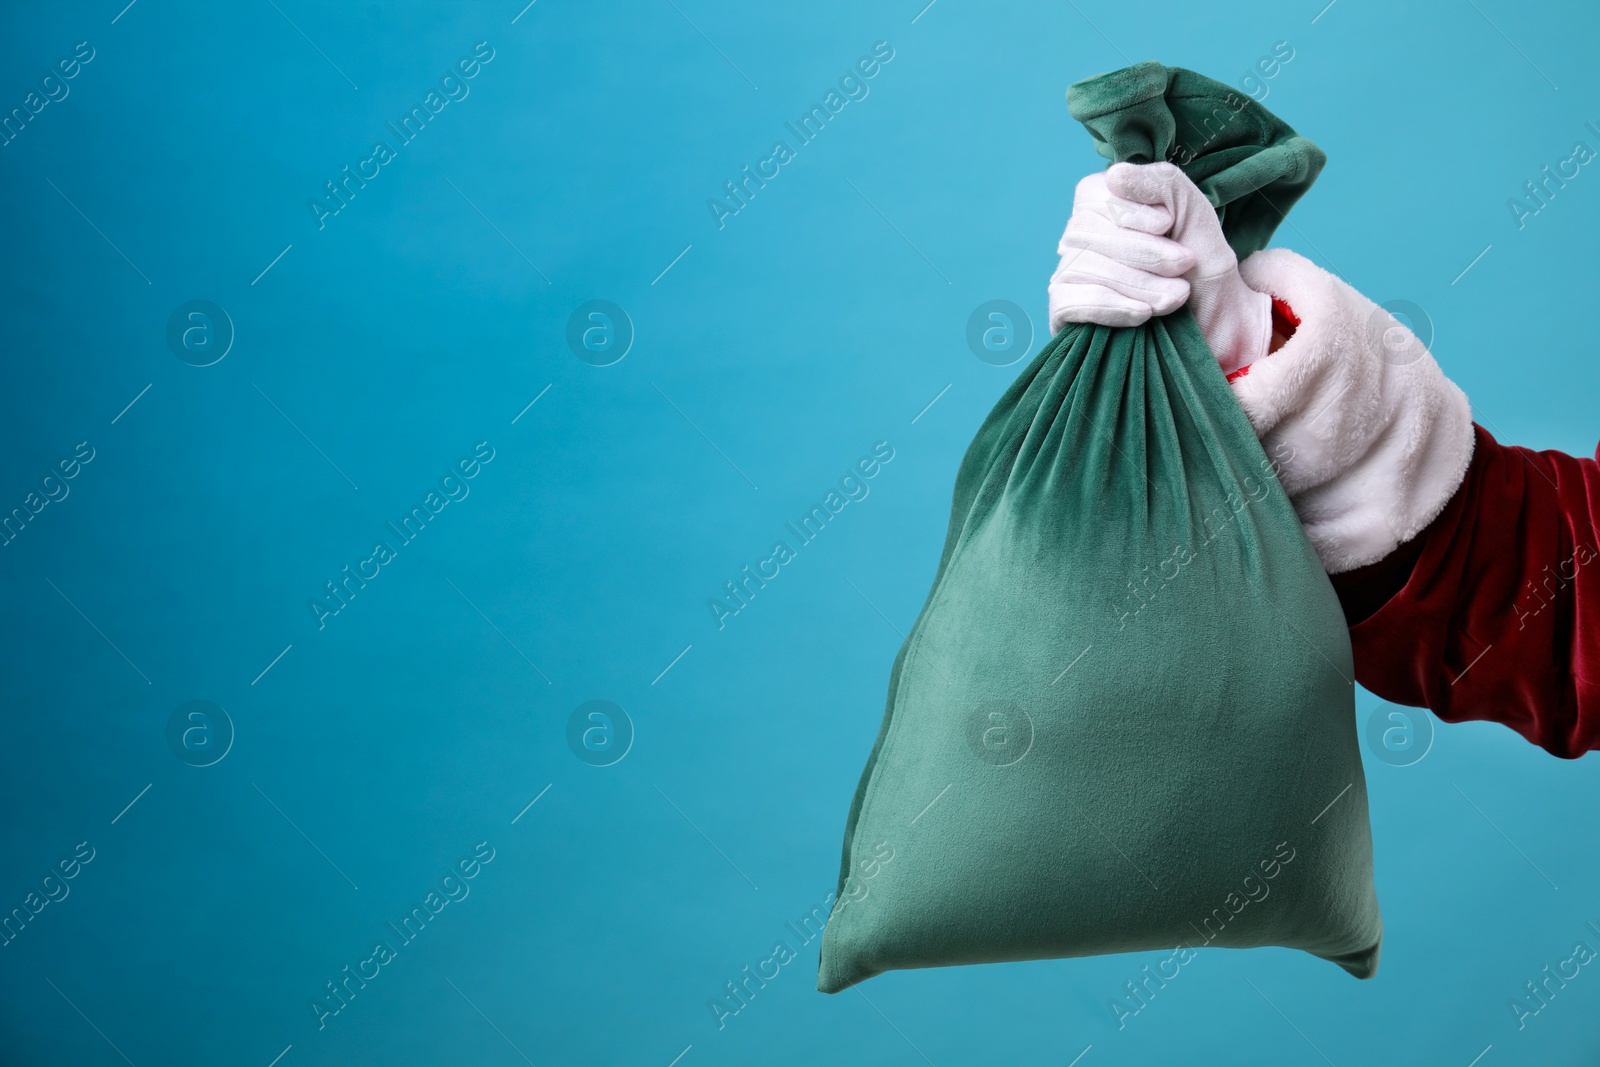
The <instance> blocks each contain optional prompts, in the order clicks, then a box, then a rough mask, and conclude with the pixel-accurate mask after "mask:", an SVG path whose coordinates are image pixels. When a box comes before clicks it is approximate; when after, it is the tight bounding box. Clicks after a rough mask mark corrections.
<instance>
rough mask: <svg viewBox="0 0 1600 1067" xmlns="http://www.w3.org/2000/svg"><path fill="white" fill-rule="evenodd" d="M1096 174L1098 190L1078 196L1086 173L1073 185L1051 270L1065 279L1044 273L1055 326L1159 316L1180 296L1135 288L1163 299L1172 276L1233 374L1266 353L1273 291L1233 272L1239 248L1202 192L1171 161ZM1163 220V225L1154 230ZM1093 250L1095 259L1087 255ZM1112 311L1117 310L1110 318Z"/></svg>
mask: <svg viewBox="0 0 1600 1067" xmlns="http://www.w3.org/2000/svg"><path fill="white" fill-rule="evenodd" d="M1091 177H1097V176H1091ZM1098 177H1101V178H1102V184H1101V186H1100V188H1103V190H1104V193H1103V195H1091V196H1088V197H1086V196H1085V195H1084V194H1085V186H1086V185H1087V184H1088V183H1089V180H1090V179H1087V178H1086V179H1084V181H1083V182H1080V183H1079V184H1078V196H1077V197H1076V198H1075V199H1074V202H1073V213H1072V219H1071V220H1070V221H1069V222H1068V223H1067V232H1066V233H1065V234H1063V235H1062V238H1061V251H1062V255H1063V259H1062V264H1061V266H1060V267H1058V268H1057V270H1056V278H1057V279H1063V283H1062V284H1060V285H1058V283H1057V281H1056V280H1054V279H1053V280H1052V281H1051V292H1050V321H1051V326H1052V330H1054V329H1055V328H1056V327H1057V324H1058V322H1098V323H1101V324H1102V325H1106V326H1137V325H1138V324H1139V323H1141V322H1143V321H1145V319H1147V318H1149V317H1150V314H1156V315H1164V314H1166V313H1167V312H1169V311H1171V310H1173V308H1174V307H1176V306H1178V304H1181V303H1182V300H1181V299H1180V300H1179V301H1178V303H1177V304H1170V299H1168V300H1152V299H1146V298H1145V297H1143V296H1142V295H1141V294H1143V293H1151V294H1159V295H1160V296H1162V297H1168V298H1170V296H1171V294H1172V293H1173V292H1175V291H1176V290H1174V289H1173V288H1172V286H1173V282H1174V281H1182V282H1183V283H1184V284H1185V285H1186V287H1187V290H1188V292H1187V297H1188V302H1189V307H1190V310H1191V311H1193V312H1194V317H1195V321H1196V322H1197V323H1198V324H1199V326H1200V332H1201V334H1202V335H1204V337H1205V339H1206V343H1207V344H1208V345H1210V346H1211V351H1212V353H1213V354H1215V355H1216V357H1217V362H1218V363H1219V364H1220V365H1221V366H1222V369H1223V371H1225V372H1230V373H1231V372H1232V371H1235V370H1238V369H1239V368H1241V367H1246V366H1249V365H1250V364H1251V363H1253V362H1255V361H1256V360H1258V359H1260V358H1261V357H1262V356H1264V355H1266V354H1267V351H1268V348H1269V346H1270V345H1271V343H1272V298H1271V297H1269V296H1268V295H1267V294H1265V293H1258V292H1256V291H1255V290H1254V289H1251V288H1250V287H1249V286H1248V285H1246V284H1245V283H1244V279H1243V278H1241V277H1240V276H1239V260H1238V257H1237V256H1235V255H1234V253H1233V249H1232V248H1230V247H1229V246H1228V241H1227V238H1226V237H1224V236H1223V234H1222V224H1221V222H1220V221H1219V220H1218V219H1217V213H1216V209H1214V208H1213V207H1212V206H1211V204H1210V202H1209V201H1207V200H1206V197H1205V194H1204V193H1202V192H1201V191H1200V189H1199V188H1198V187H1197V186H1196V185H1195V184H1194V183H1193V182H1191V181H1190V180H1189V179H1188V178H1187V177H1186V176H1185V175H1184V173H1183V171H1181V170H1179V169H1178V168H1177V167H1175V166H1173V165H1172V164H1171V163H1148V164H1143V165H1136V164H1132V163H1116V164H1113V165H1112V166H1111V167H1110V168H1109V169H1107V170H1106V171H1105V173H1104V175H1103V176H1098ZM1094 189H1095V187H1094V186H1090V190H1091V192H1092V191H1093V190H1094ZM1141 209H1142V210H1141ZM1151 212H1154V213H1153V214H1152V213H1151ZM1080 215H1083V216H1084V217H1083V218H1082V219H1081V220H1080V217H1079V216H1080ZM1162 221H1167V223H1168V226H1167V228H1166V229H1156V228H1155V227H1156V226H1158V225H1159V224H1160V223H1161V222H1162ZM1156 234H1170V238H1164V237H1157V236H1154V235H1156ZM1152 242H1160V243H1159V244H1153V243H1152ZM1173 244H1177V245H1180V246H1181V247H1182V248H1183V249H1184V251H1185V252H1186V253H1187V255H1186V257H1185V258H1183V259H1181V260H1180V259H1178V258H1176V257H1174V255H1173V253H1172V251H1171V248H1170V246H1171V245H1173ZM1091 253H1093V254H1094V255H1095V257H1096V258H1093V259H1087V260H1086V259H1084V257H1087V256H1089V255H1090V254H1091ZM1105 261H1110V262H1105ZM1180 262H1181V263H1182V264H1183V265H1182V267H1181V268H1180V270H1179V271H1177V272H1176V273H1181V275H1182V277H1181V279H1175V278H1174V277H1173V276H1172V275H1173V274H1174V273H1175V272H1174V271H1173V270H1172V269H1171V268H1172V267H1173V266H1174V265H1175V264H1177V263H1180ZM1086 271H1087V272H1093V273H1095V274H1097V275H1098V276H1099V278H1098V281H1099V284H1098V286H1095V287H1093V288H1094V289H1097V290H1100V291H1099V292H1094V293H1092V294H1091V292H1090V291H1089V287H1088V286H1086V285H1085V281H1086V279H1085V278H1083V277H1082V275H1083V274H1084V273H1085V272H1086ZM1141 302H1143V304H1144V306H1146V307H1148V308H1149V309H1150V311H1149V312H1148V313H1146V314H1145V315H1143V316H1142V317H1140V316H1138V315H1137V314H1136V305H1138V304H1139V303H1141ZM1058 308H1059V316H1060V317H1059V319H1058V317H1057V316H1058ZM1117 312H1121V314H1122V317H1121V318H1118V319H1117V320H1116V321H1112V320H1113V318H1114V316H1115V314H1116V313H1117Z"/></svg>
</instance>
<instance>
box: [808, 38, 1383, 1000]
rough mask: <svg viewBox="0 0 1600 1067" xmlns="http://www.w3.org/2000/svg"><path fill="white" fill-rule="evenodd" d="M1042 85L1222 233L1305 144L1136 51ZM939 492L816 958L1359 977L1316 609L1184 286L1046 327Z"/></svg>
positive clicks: (1337, 663) (1330, 701) (1335, 707)
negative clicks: (1203, 954)
mask: <svg viewBox="0 0 1600 1067" xmlns="http://www.w3.org/2000/svg"><path fill="white" fill-rule="evenodd" d="M1067 99H1068V105H1069V107H1070V110H1071V112H1072V114H1073V116H1074V117H1075V118H1077V119H1078V120H1079V121H1081V122H1082V123H1083V124H1084V125H1085V126H1086V127H1088V129H1089V131H1090V133H1091V134H1093V136H1094V137H1095V140H1096V142H1097V145H1098V148H1099V150H1100V152H1101V154H1102V155H1104V156H1106V157H1107V158H1108V159H1110V160H1113V161H1129V162H1135V163H1146V162H1152V161H1156V160H1162V159H1166V160H1170V161H1172V162H1174V163H1177V164H1178V165H1179V166H1181V167H1182V168H1183V169H1184V170H1185V172H1186V173H1187V174H1188V175H1189V176H1190V177H1191V178H1192V179H1193V180H1194V181H1195V182H1196V183H1197V184H1198V185H1199V186H1200V188H1201V189H1202V190H1204V191H1205V192H1206V194H1207V196H1208V198H1209V199H1210V201H1211V202H1212V204H1213V205H1215V207H1216V209H1217V212H1218V215H1219V216H1220V218H1221V220H1222V225H1223V229H1224V231H1225V232H1226V233H1227V235H1228V239H1229V241H1230V243H1231V244H1232V246H1233V248H1234V250H1235V251H1236V252H1237V253H1238V254H1239V255H1240V256H1241V257H1243V256H1247V255H1249V254H1250V253H1252V252H1254V251H1257V250H1258V249H1260V248H1261V247H1262V246H1264V245H1265V244H1266V243H1267V241H1268V240H1269V239H1270V237H1271V236H1272V233H1273V230H1274V229H1275V228H1276V225H1277V223H1278V222H1279V221H1280V220H1281V219H1282V217H1283V213H1284V212H1285V211H1286V210H1287V209H1288V208H1289V206H1290V205H1291V204H1292V203H1294V202H1295V201H1296V200H1298V198H1299V197H1300V196H1301V194H1303V193H1304V192H1305V190H1306V189H1307V188H1308V187H1309V186H1310V185H1311V183H1312V182H1313V181H1314V180H1315V178H1316V176H1317V173H1318V172H1319V171H1320V169H1321V167H1322V163H1323V161H1324V156H1323V154H1322V152H1321V150H1320V149H1318V148H1317V147H1316V146H1315V145H1313V144H1312V143H1311V142H1309V141H1307V140H1305V139H1304V138H1302V137H1299V136H1297V135H1296V134H1295V132H1294V131H1293V130H1292V129H1290V128H1289V127H1288V126H1287V125H1285V124H1284V123H1283V122H1281V121H1280V120H1279V119H1278V118H1277V117H1275V116H1274V115H1272V114H1271V113H1270V112H1268V111H1267V110H1266V109H1265V108H1263V107H1262V106H1261V105H1260V104H1258V103H1257V102H1255V101H1254V100H1251V99H1249V98H1247V97H1246V96H1244V95H1243V94H1241V93H1238V92H1236V91H1234V90H1232V89H1230V88H1229V87H1228V86H1226V85H1223V84H1220V83H1218V82H1215V81H1212V80H1211V79H1209V78H1204V77H1201V76H1200V75H1197V74H1195V73H1193V72H1191V71H1187V70H1180V69H1168V68H1166V67H1163V66H1161V65H1160V64H1157V63H1141V64H1138V65H1137V66H1134V67H1129V68H1127V69H1125V70H1121V71H1117V72H1115V73H1112V74H1106V75H1102V76H1100V77H1096V78H1091V79H1088V80H1087V81H1083V82H1079V83H1077V84H1075V85H1073V86H1072V88H1071V90H1070V91H1069V93H1068V96H1067ZM1269 358H1270V357H1269ZM954 496H955V499H954V504H953V506H952V508H951V515H950V527H949V531H948V534H947V537H946V541H945V546H944V552H943V555H942V557H941V558H940V561H939V568H938V572H937V574H936V575H935V577H934V581H933V588H932V591H931V592H930V593H929V594H928V600H927V603H926V604H925V605H924V606H923V609H922V613H921V615H920V616H919V617H918V619H917V622H916V624H915V626H914V627H913V628H912V630H911V633H910V636H909V637H908V639H907V640H906V642H905V643H904V645H903V646H902V647H901V649H900V652H899V654H898V655H897V656H896V657H895V661H894V667H893V670H892V672H891V675H890V680H889V698H888V706H887V709H886V710H885V712H884V717H883V723H882V726H881V727H880V728H879V731H878V736H877V740H876V742H875V743H874V745H873V747H872V752H871V755H870V756H869V757H868V760H867V765H866V769H865V770H864V771H863V772H862V775H861V781H860V785H859V786H858V788H857V790H856V793H855V798H854V800H853V802H852V803H851V806H850V813H849V818H848V822H847V825H846V829H845V841H844V855H843V861H842V863H841V865H840V871H839V885H838V889H837V891H836V895H835V902H834V905H833V911H832V914H831V916H830V919H829V922H828V924H827V927H826V930H825V932H824V936H823V941H822V956H821V965H820V968H819V973H818V980H817V987H818V988H819V989H821V990H822V991H824V992H829V993H832V992H837V991H839V990H841V989H845V988H847V987H849V986H850V985H853V984H854V983H857V982H860V981H862V980H863V979H866V978H870V977H871V976H873V975H876V974H879V973H881V972H883V971H886V970H891V969H895V968H907V967H934V966H945V965H951V964H967V963H993V962H999V961H1006V960H1028V959H1043V958H1058V957H1069V956H1084V955H1092V954H1098V953H1109V952H1132V951H1139V950H1157V949H1162V950H1172V949H1175V948H1180V947H1187V948H1189V949H1197V948H1201V947H1204V946H1208V945H1215V946H1226V947H1229V948H1246V947H1252V946H1259V945H1282V946H1287V947H1290V948H1298V949H1304V950H1305V951H1307V952H1310V953H1313V954H1315V955H1317V956H1321V957H1322V958H1324V959H1327V960H1331V961H1333V962H1335V963H1337V964H1339V965H1340V966H1341V967H1343V968H1344V969H1345V970H1347V971H1349V972H1350V973H1351V974H1353V975H1355V976H1357V977H1360V978H1365V977H1369V976H1370V975H1372V973H1373V972H1374V970H1375V969H1376V967H1377V961H1378V949H1379V942H1380V940H1381V936H1382V923H1381V920H1380V918H1379V914H1378V903H1377V897H1376V894H1375V893H1374V890H1373V882H1372V840H1371V831H1370V828H1369V825H1368V821H1367V793H1366V783H1365V779H1364V778H1363V775H1362V770H1361V759H1360V754H1359V751H1358V747H1357V735H1356V729H1355V715H1354V712H1355V707H1354V686H1353V682H1352V680H1351V679H1352V678H1353V677H1354V671H1353V669H1352V666H1351V654H1350V640H1349V636H1348V633H1347V631H1346V628H1345V621H1344V616H1343V613H1342V612H1341V610H1340V606H1339V601H1338V599H1337V598H1336V596H1335V594H1334V591H1333V588H1332V586H1331V585H1330V583H1329V581H1328V578H1327V575H1326V574H1325V573H1324V571H1323V568H1322V566H1321V564H1320V563H1319V562H1318V559H1317V556H1316V553H1315V552H1314V551H1313V549H1312V547H1311V545H1310V544H1309V543H1308V542H1307V540H1306V537H1305V534H1304V532H1303V531H1302V530H1301V527H1300V522H1299V520H1298V519H1297V518H1296V517H1295V512H1294V509H1293V507H1291V505H1290V503H1289V500H1288V497H1287V496H1286V495H1285V494H1284V490H1283V488H1282V487H1281V486H1280V485H1279V483H1278V481H1277V479H1276V477H1275V473H1274V467H1273V458H1272V457H1269V456H1267V455H1266V454H1265V453H1264V452H1263V451H1262V447H1261V445H1260V443H1259V442H1258V441H1257V440H1256V436H1255V434H1254V433H1253V432H1252V431H1251V428H1250V424H1249V422H1248V421H1247V420H1246V418H1245V415H1244V413H1243V411H1242V410H1241V409H1240V407H1239V405H1238V403H1237V402H1236V401H1235V400H1234V398H1233V396H1232V395H1231V393H1230V390H1229V387H1228V385H1227V382H1226V381H1225V379H1224V377H1223V374H1222V371H1221V370H1220V369H1219V368H1218V366H1217V364H1216V361H1215V360H1214V359H1213V357H1212V354H1211V351H1210V350H1209V349H1208V348H1207V347H1206V342H1205V339H1204V338H1203V337H1202V336H1201V334H1200V331H1199V329H1198V328H1197V327H1196V325H1195V322H1194V319H1193V317H1192V315H1191V314H1190V313H1189V311H1188V309H1187V308H1184V309H1180V310H1179V311H1176V312H1174V313H1173V314H1171V315H1167V316H1165V317H1162V318H1159V319H1153V320H1151V321H1150V322H1148V323H1146V324H1145V325H1143V326H1139V327H1134V328H1125V329H1124V328H1110V327H1102V326H1095V325H1069V326H1067V327H1066V328H1064V329H1063V330H1062V331H1061V332H1060V333H1059V334H1057V335H1056V336H1055V337H1054V338H1053V339H1052V340H1051V341H1050V342H1049V344H1047V345H1046V346H1045V347H1044V349H1043V351H1041V352H1040V353H1039V354H1038V355H1037V356H1036V357H1035V358H1034V359H1033V360H1032V362H1031V363H1030V364H1029V365H1028V367H1027V369H1026V370H1024V371H1023V372H1022V373H1021V374H1020V375H1019V376H1018V377H1017V379H1016V381H1015V382H1014V383H1013V384H1012V385H1011V387H1010V388H1009V389H1007V390H1006V392H1005V394H1004V395H1003V396H1002V397H1001V398H1000V400H999V402H998V403H997V404H996V405H995V407H994V410H993V411H991V412H990V413H989V416H988V418H987V419H985V420H984V423H983V425H982V426H981V427H980V428H979V430H978V433H977V436H976V437H975V438H974V440H973V442H972V444H971V445H970V446H969V448H968V450H967V453H966V457H965V458H964V459H963V461H962V463H961V468H960V471H959V473H958V474H957V477H956V486H955V494H954Z"/></svg>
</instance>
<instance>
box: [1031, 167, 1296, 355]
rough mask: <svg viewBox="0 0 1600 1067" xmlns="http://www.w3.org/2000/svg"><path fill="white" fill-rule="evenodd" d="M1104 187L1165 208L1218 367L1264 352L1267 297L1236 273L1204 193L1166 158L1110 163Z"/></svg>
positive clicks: (1268, 339) (1268, 328)
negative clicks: (1188, 260)
mask: <svg viewBox="0 0 1600 1067" xmlns="http://www.w3.org/2000/svg"><path fill="white" fill-rule="evenodd" d="M1106 188H1107V190H1108V191H1109V192H1110V193H1111V194H1112V195H1113V196H1114V197H1118V198H1121V199H1123V200H1126V201H1133V202H1135V203H1138V204H1141V205H1151V206H1154V207H1159V208H1163V209H1165V210H1166V211H1167V212H1168V213H1169V215H1170V217H1171V219H1172V229H1171V236H1172V238H1173V240H1175V241H1177V242H1178V243H1179V244H1181V245H1183V246H1184V247H1185V248H1187V249H1188V250H1189V251H1190V252H1191V253H1193V257H1194V262H1193V266H1192V267H1191V268H1190V269H1188V270H1187V271H1186V272H1185V273H1184V275H1183V277H1184V279H1185V280H1186V281H1187V282H1188V283H1189V309H1190V310H1191V311H1193V312H1194V318H1195V322H1197V323H1198V324H1199V325H1200V332H1201V333H1202V334H1203V335H1204V336H1205V339H1206V344H1208V345H1210V346H1211V351H1212V353H1213V354H1214V355H1215V356H1216V357H1217V362H1218V363H1219V364H1221V366H1222V369H1223V371H1225V372H1229V373H1231V372H1233V371H1236V370H1238V369H1240V368H1241V367H1247V366H1249V365H1250V364H1252V363H1254V362H1255V361H1256V360H1258V359H1260V358H1261V357H1262V356H1265V355H1266V354H1267V351H1268V348H1269V346H1270V345H1271V343H1272V298H1271V297H1270V296H1268V295H1267V294H1266V293H1258V292H1256V291H1255V290H1254V289H1252V288H1250V287H1249V286H1248V285H1246V284H1245V282H1244V279H1243V278H1242V277H1240V275H1239V258H1238V257H1237V256H1236V255H1234V253H1233V249H1232V248H1230V247H1228V239H1227V238H1226V237H1224V236H1223V235H1222V223H1221V221H1220V220H1219V219H1218V218H1217V212H1216V209H1215V208H1213V207H1212V206H1211V203H1210V202H1209V201H1208V200H1206V194H1204V193H1202V192H1201V191H1200V189H1199V187H1198V186H1196V185H1195V184H1194V183H1193V182H1191V181H1190V180H1189V179H1188V178H1187V177H1186V176H1185V175H1184V173H1183V171H1181V170H1179V169H1178V168H1177V167H1175V166H1173V165H1172V164H1171V163H1147V164H1143V165H1135V164H1132V163H1117V164H1114V165H1113V166H1111V167H1110V168H1109V169H1108V170H1107V171H1106ZM1074 218H1076V209H1074ZM1068 229H1069V230H1070V229H1071V226H1070V224H1069V226H1068ZM1162 232H1166V231H1162ZM1063 240H1065V239H1064V238H1063ZM1130 265H1131V264H1130ZM1160 313H1161V312H1158V314H1160Z"/></svg>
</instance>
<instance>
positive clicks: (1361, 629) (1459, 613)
mask: <svg viewBox="0 0 1600 1067" xmlns="http://www.w3.org/2000/svg"><path fill="white" fill-rule="evenodd" d="M1473 430H1474V433H1475V435H1476V440H1475V442H1474V451H1473V456H1472V464H1471V465H1470V466H1469V467H1468V468H1467V473H1466V478H1465V479H1464V481H1463V482H1462V485H1461V488H1460V489H1459V490H1457V492H1456V494H1455V496H1454V497H1452V498H1451V500H1450V503H1449V504H1447V505H1446V506H1445V509H1444V511H1443V512H1442V513H1441V514H1440V515H1439V517H1438V518H1437V519H1435V520H1434V521H1433V523H1432V524H1430V525H1429V526H1428V528H1427V529H1425V530H1424V531H1422V533H1420V534H1419V535H1417V537H1415V538H1413V539H1412V540H1411V541H1410V542H1407V543H1406V544H1404V545H1401V546H1400V547H1399V548H1398V549H1396V550H1395V551H1394V552H1393V553H1391V554H1390V555H1389V556H1388V557H1386V558H1384V559H1382V560H1380V561H1379V562H1377V563H1374V564H1372V565H1371V566H1368V567H1362V568H1360V569H1359V570H1354V571H1349V572H1347V573H1344V574H1338V575H1334V576H1333V586H1334V589H1335V590H1337V591H1338V594H1339V599H1340V602H1341V603H1342V604H1343V605H1344V609H1345V617H1346V620H1347V621H1348V622H1349V623H1350V640H1351V644H1352V646H1353V647H1354V651H1355V668H1356V680H1357V681H1359V682H1360V683H1361V684H1362V685H1364V686H1366V687H1367V688H1368V689H1370V690H1372V692H1374V693H1376V694H1377V695H1378V696H1379V697H1381V698H1383V699H1384V700H1388V701H1392V702H1394V703H1396V704H1406V705H1411V706H1413V707H1425V708H1429V709H1431V710H1432V711H1433V713H1434V714H1435V715H1437V716H1438V717H1439V718H1441V719H1443V720H1444V721H1446V722H1462V721H1465V720H1470V719H1476V720H1486V721H1490V722H1498V723H1503V724H1504V725H1506V726H1509V727H1511V728H1512V729H1513V730H1516V731H1517V732H1518V733H1520V734H1522V735H1523V736H1524V737H1526V738H1527V739H1528V740H1530V741H1532V742H1534V743H1535V744H1537V745H1539V746H1541V747H1543V748H1544V749H1546V750H1547V751H1549V752H1552V753H1554V754H1555V755H1557V756H1563V757H1566V758H1569V759H1570V758H1576V757H1578V756H1581V755H1583V753H1585V752H1587V751H1589V750H1591V749H1595V748H1600V535H1597V529H1600V462H1597V460H1600V453H1597V457H1596V459H1594V460H1591V459H1580V458H1578V457H1575V456H1569V455H1566V454H1564V453H1561V452H1535V451H1533V450H1531V449H1526V448H1517V447H1508V446H1505V445H1502V444H1500V443H1499V442H1497V441H1496V440H1495V439H1494V438H1493V437H1492V436H1491V435H1490V434H1489V431H1487V430H1485V429H1484V428H1483V427H1481V426H1474V427H1473Z"/></svg>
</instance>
